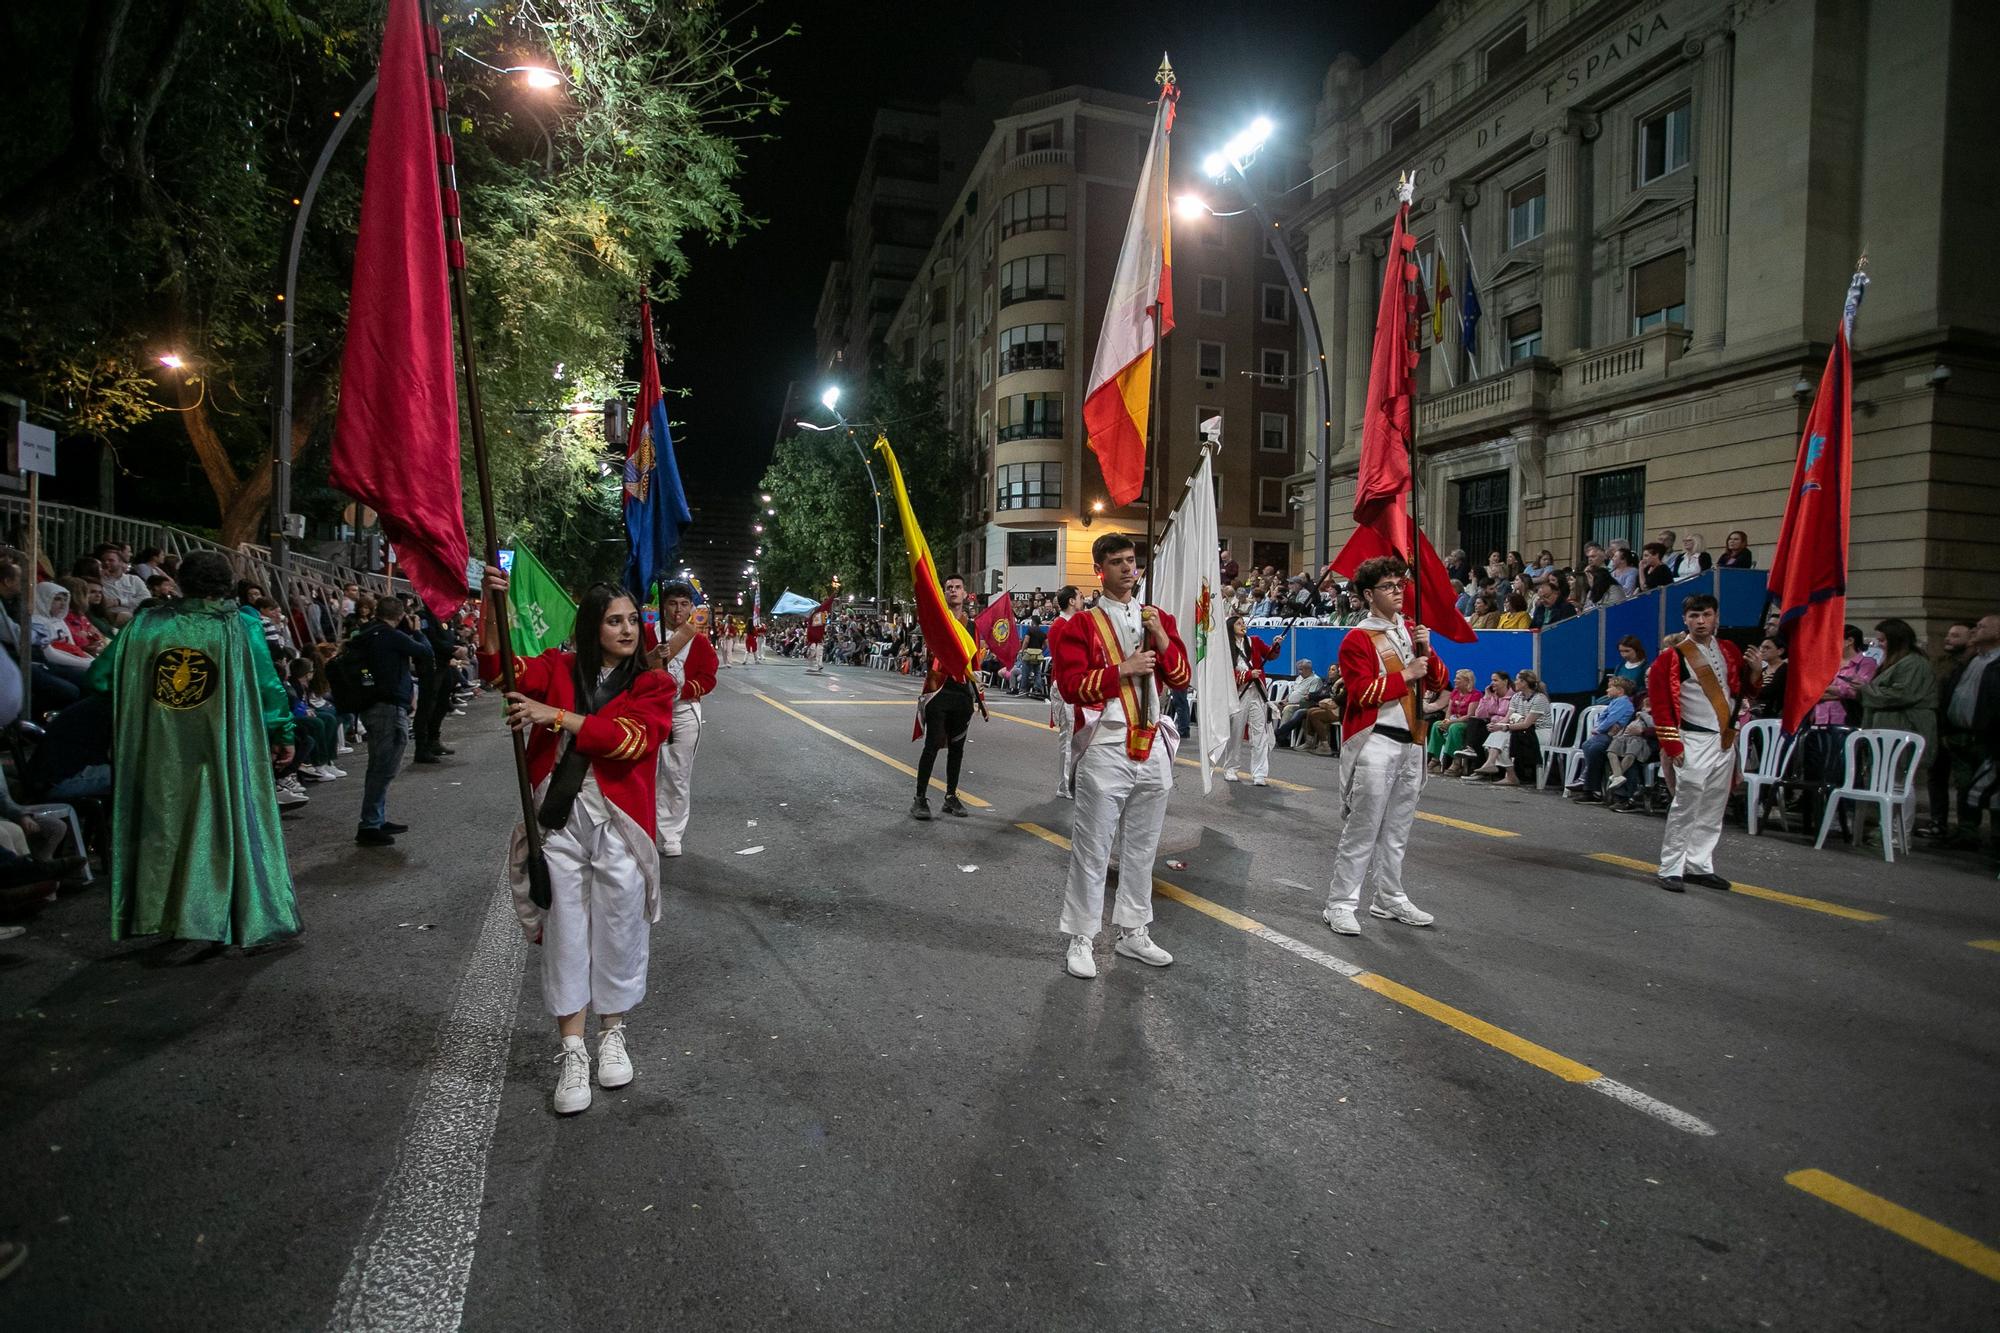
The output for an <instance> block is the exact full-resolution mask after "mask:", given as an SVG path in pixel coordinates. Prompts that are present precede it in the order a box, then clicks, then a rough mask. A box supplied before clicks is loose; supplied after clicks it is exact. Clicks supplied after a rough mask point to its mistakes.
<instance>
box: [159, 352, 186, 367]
mask: <svg viewBox="0 0 2000 1333" xmlns="http://www.w3.org/2000/svg"><path fill="white" fill-rule="evenodd" d="M160 364H161V365H163V366H165V367H166V368H167V369H168V370H179V369H180V368H181V367H182V366H184V365H186V364H187V363H186V362H184V361H182V360H181V358H180V356H179V354H178V353H174V352H168V353H167V354H166V355H165V356H162V357H161V358H160Z"/></svg>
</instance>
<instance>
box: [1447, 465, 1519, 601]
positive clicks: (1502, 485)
mask: <svg viewBox="0 0 2000 1333" xmlns="http://www.w3.org/2000/svg"><path fill="white" fill-rule="evenodd" d="M1507 502H1508V475H1507V474H1506V473H1505V472H1485V473H1481V474H1480V475H1479V476H1476V477H1466V478H1465V479H1464V480H1462V481H1460V482H1459V483H1458V547H1459V549H1460V550H1461V551H1464V552H1465V553H1466V555H1468V556H1470V557H1471V558H1472V563H1473V564H1474V565H1483V564H1484V563H1485V561H1486V554H1487V552H1489V551H1504V550H1506V549H1507ZM1494 609H1495V610H1498V609H1499V608H1498V607H1495V608H1494Z"/></svg>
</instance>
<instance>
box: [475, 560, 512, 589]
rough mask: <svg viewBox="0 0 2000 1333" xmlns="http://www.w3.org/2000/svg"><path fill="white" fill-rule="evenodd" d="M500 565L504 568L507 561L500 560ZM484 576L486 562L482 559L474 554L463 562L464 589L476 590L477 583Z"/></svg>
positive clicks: (477, 587)
mask: <svg viewBox="0 0 2000 1333" xmlns="http://www.w3.org/2000/svg"><path fill="white" fill-rule="evenodd" d="M500 567H501V568H502V569H505V568H506V567H507V562H506V561H504V560H503V561H501V562H500ZM485 577H486V562H485V561H484V560H481V559H480V558H479V557H478V556H476V555H475V556H473V557H472V558H471V559H469V560H467V561H466V562H465V590H466V591H467V592H478V591H479V584H480V582H481V580H483V579H484V578H485Z"/></svg>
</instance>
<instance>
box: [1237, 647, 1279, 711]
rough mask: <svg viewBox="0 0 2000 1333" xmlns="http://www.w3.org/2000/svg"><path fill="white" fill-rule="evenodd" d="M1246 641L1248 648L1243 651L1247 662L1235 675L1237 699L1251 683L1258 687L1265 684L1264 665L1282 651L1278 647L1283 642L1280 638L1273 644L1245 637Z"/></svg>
mask: <svg viewBox="0 0 2000 1333" xmlns="http://www.w3.org/2000/svg"><path fill="white" fill-rule="evenodd" d="M1246 639H1247V641H1248V645H1249V646H1248V647H1247V648H1246V650H1245V655H1246V656H1247V657H1248V659H1249V660H1248V661H1246V662H1245V663H1244V664H1243V666H1242V668H1241V669H1239V670H1238V671H1237V673H1236V693H1237V695H1238V696H1239V697H1240V696H1241V695H1242V693H1243V691H1244V690H1245V689H1247V688H1249V685H1250V683H1251V682H1252V681H1255V682H1256V683H1257V684H1259V685H1262V684H1264V683H1265V681H1266V680H1267V679H1268V678H1267V677H1266V676H1265V674H1264V664H1265V663H1266V662H1268V661H1270V660H1271V659H1272V658H1274V657H1276V656H1277V655H1278V654H1279V653H1281V652H1283V651H1284V649H1282V648H1281V647H1279V644H1280V643H1282V642H1283V638H1282V637H1280V639H1279V640H1278V641H1277V642H1274V643H1265V642H1264V641H1263V640H1262V639H1259V638H1256V637H1254V636H1246Z"/></svg>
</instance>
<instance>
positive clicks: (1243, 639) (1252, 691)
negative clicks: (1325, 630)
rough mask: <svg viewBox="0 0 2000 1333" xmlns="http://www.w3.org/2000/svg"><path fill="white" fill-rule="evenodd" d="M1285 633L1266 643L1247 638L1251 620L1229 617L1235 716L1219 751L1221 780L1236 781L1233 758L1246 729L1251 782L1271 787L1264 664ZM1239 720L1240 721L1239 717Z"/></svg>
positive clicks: (1280, 645) (1268, 705)
mask: <svg viewBox="0 0 2000 1333" xmlns="http://www.w3.org/2000/svg"><path fill="white" fill-rule="evenodd" d="M1284 642H1285V632H1284V631H1283V630H1280V631H1279V633H1278V637H1277V638H1275V639H1273V640H1271V641H1270V642H1269V643H1265V642H1264V641H1263V640H1262V639H1253V638H1251V637H1250V622H1249V621H1247V620H1245V619H1244V618H1243V617H1242V616H1231V617H1230V618H1229V661H1230V665H1231V666H1232V667H1234V668H1235V671H1236V698H1235V700H1234V701H1233V702H1234V704H1235V716H1234V717H1232V718H1231V720H1230V723H1229V744H1228V746H1227V747H1226V748H1225V749H1224V750H1223V752H1222V780H1223V781H1224V782H1234V781H1236V776H1237V775H1236V757H1237V755H1238V754H1239V753H1241V751H1242V749H1243V746H1244V732H1245V731H1246V730H1247V731H1248V732H1249V748H1250V782H1251V785H1253V786H1257V787H1268V786H1270V785H1271V784H1270V777H1271V742H1272V732H1271V694H1270V688H1269V684H1268V680H1267V678H1266V676H1265V673H1264V664H1265V663H1267V662H1269V661H1270V660H1271V659H1272V658H1274V657H1276V656H1277V655H1278V653H1279V652H1280V651H1281V649H1282V648H1283V646H1284ZM1239 719H1240V720H1239Z"/></svg>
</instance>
